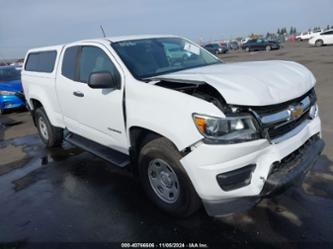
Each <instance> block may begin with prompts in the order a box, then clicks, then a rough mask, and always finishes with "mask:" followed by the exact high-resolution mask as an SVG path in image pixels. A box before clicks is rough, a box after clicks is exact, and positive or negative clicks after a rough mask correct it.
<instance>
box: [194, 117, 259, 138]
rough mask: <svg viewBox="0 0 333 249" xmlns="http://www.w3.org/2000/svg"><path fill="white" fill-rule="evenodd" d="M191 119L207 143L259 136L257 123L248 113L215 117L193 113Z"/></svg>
mask: <svg viewBox="0 0 333 249" xmlns="http://www.w3.org/2000/svg"><path fill="white" fill-rule="evenodd" d="M193 120H194V123H195V125H196V127H197V128H198V130H199V132H200V133H201V134H202V135H203V136H204V137H205V141H206V142H207V143H240V142H245V141H250V140H254V139H258V138H260V133H259V132H258V129H257V127H258V125H257V123H256V121H255V119H254V118H253V117H252V116H250V115H244V116H232V117H225V118H217V117H211V116H206V115H199V114H193Z"/></svg>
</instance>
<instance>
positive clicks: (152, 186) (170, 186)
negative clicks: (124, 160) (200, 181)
mask: <svg viewBox="0 0 333 249" xmlns="http://www.w3.org/2000/svg"><path fill="white" fill-rule="evenodd" d="M180 159H181V155H180V154H179V152H178V151H177V149H176V148H175V147H174V145H173V144H172V143H171V142H170V141H169V140H167V139H166V138H162V137H158V138H155V139H153V140H151V141H149V142H147V143H146V144H145V145H144V146H143V148H142V149H141V151H140V155H139V160H138V162H139V163H138V165H139V175H140V180H141V183H142V185H143V188H144V190H145V192H146V194H147V195H148V197H149V198H150V200H151V201H152V202H153V203H154V204H155V205H156V206H158V207H159V208H160V209H162V210H163V211H165V212H167V213H169V214H171V215H174V216H179V217H187V216H189V215H191V214H193V213H194V212H195V211H197V210H198V209H199V207H200V205H201V201H200V198H199V197H198V195H197V193H196V192H195V190H194V188H193V186H192V183H191V181H190V179H189V178H188V176H187V174H186V172H185V170H184V169H183V166H182V165H181V163H180Z"/></svg>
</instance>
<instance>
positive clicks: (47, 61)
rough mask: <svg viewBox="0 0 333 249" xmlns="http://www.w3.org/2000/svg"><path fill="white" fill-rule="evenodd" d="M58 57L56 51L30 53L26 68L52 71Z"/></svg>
mask: <svg viewBox="0 0 333 249" xmlns="http://www.w3.org/2000/svg"><path fill="white" fill-rule="evenodd" d="M56 57H57V52H56V51H45V52H37V53H30V54H29V55H28V59H27V63H26V64H25V70H26V71H34V72H44V73H51V72H53V69H54V63H55V60H56Z"/></svg>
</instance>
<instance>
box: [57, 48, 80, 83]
mask: <svg viewBox="0 0 333 249" xmlns="http://www.w3.org/2000/svg"><path fill="white" fill-rule="evenodd" d="M79 49H80V47H70V48H67V49H66V51H65V54H64V59H63V62H62V68H61V73H62V75H63V76H65V77H67V78H69V79H71V80H75V75H76V59H77V55H78V51H79Z"/></svg>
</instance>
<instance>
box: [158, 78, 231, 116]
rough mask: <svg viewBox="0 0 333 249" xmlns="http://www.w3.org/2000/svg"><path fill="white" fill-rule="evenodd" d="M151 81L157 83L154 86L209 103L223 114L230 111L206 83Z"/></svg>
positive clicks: (217, 93)
mask: <svg viewBox="0 0 333 249" xmlns="http://www.w3.org/2000/svg"><path fill="white" fill-rule="evenodd" d="M153 80H154V81H155V80H156V81H157V83H155V84H154V85H156V86H160V87H165V88H168V89H172V90H176V91H179V92H182V93H185V94H189V95H191V96H193V97H197V98H199V99H203V100H205V101H207V102H210V103H212V104H214V105H215V106H216V107H217V108H219V109H220V110H221V111H222V112H223V113H227V112H230V111H231V109H230V108H229V106H228V105H227V103H226V101H225V99H224V98H223V97H222V95H221V94H220V93H219V92H218V91H217V90H216V89H215V88H214V87H212V86H211V85H209V84H207V83H206V82H202V81H192V80H190V81H189V80H180V79H172V78H153Z"/></svg>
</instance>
